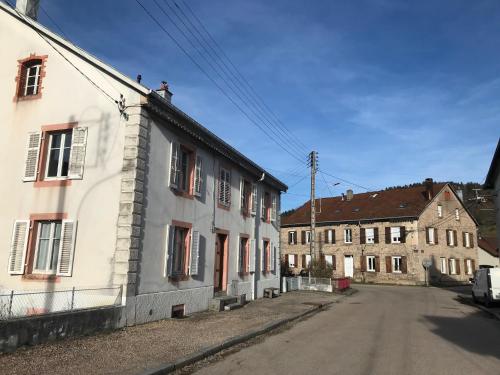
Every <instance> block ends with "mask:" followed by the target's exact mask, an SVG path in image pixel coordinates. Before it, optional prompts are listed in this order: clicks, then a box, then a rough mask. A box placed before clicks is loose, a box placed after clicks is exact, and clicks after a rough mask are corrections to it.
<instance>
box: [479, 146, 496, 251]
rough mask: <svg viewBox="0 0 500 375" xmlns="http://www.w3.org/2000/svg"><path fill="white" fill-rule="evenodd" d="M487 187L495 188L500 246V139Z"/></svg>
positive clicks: (487, 176)
mask: <svg viewBox="0 0 500 375" xmlns="http://www.w3.org/2000/svg"><path fill="white" fill-rule="evenodd" d="M483 187H484V188H485V189H491V190H493V197H494V199H495V212H496V224H497V244H496V247H497V248H499V247H500V139H499V140H498V143H497V148H496V150H495V154H494V155H493V160H492V161H491V164H490V168H489V170H488V174H487V175H486V180H485V182H484V186H483Z"/></svg>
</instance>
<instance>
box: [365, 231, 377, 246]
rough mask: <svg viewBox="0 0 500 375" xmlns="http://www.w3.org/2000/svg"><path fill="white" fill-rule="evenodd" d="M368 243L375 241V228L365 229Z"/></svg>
mask: <svg viewBox="0 0 500 375" xmlns="http://www.w3.org/2000/svg"><path fill="white" fill-rule="evenodd" d="M365 236H366V243H375V228H366V229H365Z"/></svg>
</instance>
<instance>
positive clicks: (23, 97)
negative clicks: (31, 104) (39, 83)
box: [14, 88, 42, 102]
mask: <svg viewBox="0 0 500 375" xmlns="http://www.w3.org/2000/svg"><path fill="white" fill-rule="evenodd" d="M41 97H42V92H41V88H40V91H39V92H38V94H36V95H16V96H15V97H14V102H26V101H30V100H36V99H40V98H41Z"/></svg>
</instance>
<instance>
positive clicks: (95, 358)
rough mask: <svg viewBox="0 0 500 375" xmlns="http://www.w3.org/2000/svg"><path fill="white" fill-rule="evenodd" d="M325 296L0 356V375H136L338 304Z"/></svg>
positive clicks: (294, 297)
mask: <svg viewBox="0 0 500 375" xmlns="http://www.w3.org/2000/svg"><path fill="white" fill-rule="evenodd" d="M338 298H339V296H338V295H332V294H326V293H307V292H292V293H286V294H284V295H282V296H280V297H279V298H275V299H272V300H271V299H261V300H258V301H254V302H252V303H250V304H248V305H246V306H245V307H244V308H242V309H238V310H234V311H230V312H221V313H214V312H203V313H199V314H195V315H193V316H191V317H189V318H186V319H175V320H174V319H167V320H162V321H159V322H154V323H149V324H144V325H140V326H136V327H129V328H126V329H122V330H119V331H115V332H112V333H109V334H100V335H95V336H89V337H82V338H75V339H67V340H63V341H58V342H54V343H50V344H44V345H39V346H36V347H28V348H24V349H23V348H21V349H19V350H18V351H17V352H15V353H11V354H3V355H0V373H2V374H11V375H14V374H36V375H39V374H49V373H50V374H69V373H71V374H137V373H139V372H141V371H142V370H145V369H150V368H155V367H157V366H159V365H160V364H163V363H168V362H173V361H174V360H176V359H178V358H181V357H184V356H186V355H188V354H190V353H193V352H195V351H198V350H200V349H202V348H203V347H207V346H210V345H214V344H217V343H219V342H222V341H224V340H225V339H228V338H230V337H233V336H236V335H240V334H243V333H245V332H247V331H249V330H253V329H256V328H258V327H260V326H263V325H264V324H267V323H269V322H272V321H275V320H278V319H284V318H287V317H290V316H293V315H295V314H298V313H301V312H304V311H306V310H309V309H311V308H312V306H311V304H314V303H318V302H329V301H333V300H336V299H338Z"/></svg>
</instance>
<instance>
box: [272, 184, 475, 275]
mask: <svg viewBox="0 0 500 375" xmlns="http://www.w3.org/2000/svg"><path fill="white" fill-rule="evenodd" d="M316 210H317V212H318V213H317V216H316V231H317V232H316V238H317V243H316V249H317V253H316V254H315V255H314V254H313V256H316V257H320V259H322V260H323V261H325V262H326V263H328V264H331V265H332V266H333V269H334V276H336V277H351V278H352V279H354V280H355V281H359V282H369V283H396V284H423V283H425V278H426V274H425V269H424V267H423V265H422V262H423V261H424V259H428V260H430V261H431V262H432V266H431V267H430V268H429V274H430V281H431V282H433V283H455V282H466V281H468V279H469V277H470V276H471V275H472V273H473V271H474V269H475V268H476V264H477V240H476V233H477V223H476V221H475V219H474V218H473V217H472V216H471V215H470V213H469V211H468V210H467V207H466V206H465V205H464V203H463V202H462V200H461V199H460V198H459V196H458V195H457V193H456V192H455V191H454V189H453V187H452V186H451V185H449V184H434V183H433V181H432V179H427V180H426V181H425V182H424V183H423V184H422V185H419V186H415V187H409V188H396V189H389V190H384V191H376V192H369V193H362V194H353V192H352V190H348V191H347V194H342V196H340V197H332V198H322V199H317V200H316ZM309 223H310V203H309V202H307V203H305V204H304V205H303V206H301V207H299V208H298V209H297V210H295V211H294V212H292V213H291V214H288V215H283V216H282V219H281V224H282V225H281V241H282V243H281V251H282V257H283V258H282V259H283V261H284V262H286V263H287V264H288V266H289V268H290V269H291V270H292V272H294V273H299V272H300V271H301V270H302V269H304V268H306V267H307V265H308V263H309V262H310V259H311V256H310V238H311V236H310V225H309Z"/></svg>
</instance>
